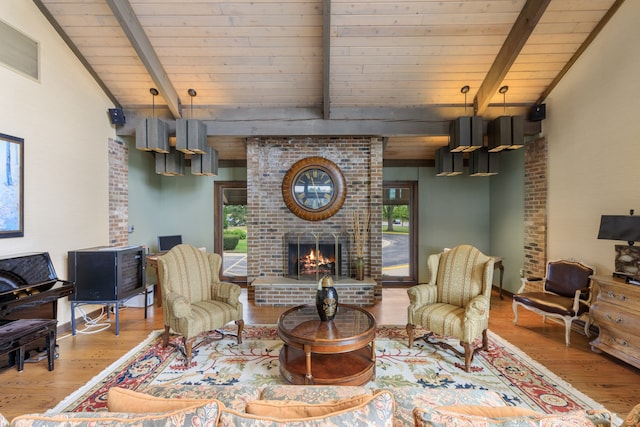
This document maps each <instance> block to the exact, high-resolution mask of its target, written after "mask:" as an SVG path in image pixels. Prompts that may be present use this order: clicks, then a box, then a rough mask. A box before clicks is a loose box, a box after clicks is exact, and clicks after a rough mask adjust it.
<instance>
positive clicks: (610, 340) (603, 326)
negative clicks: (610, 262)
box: [589, 276, 640, 368]
mask: <svg viewBox="0 0 640 427" xmlns="http://www.w3.org/2000/svg"><path fill="white" fill-rule="evenodd" d="M592 279H593V280H594V281H595V282H596V283H597V285H598V287H599V292H598V296H597V298H596V301H595V303H594V304H593V305H592V306H591V309H590V310H589V317H590V319H589V320H590V321H591V323H594V324H596V325H597V326H598V328H599V330H600V333H599V334H598V337H597V338H596V339H595V340H593V341H592V342H591V349H592V350H594V351H598V350H601V351H603V352H605V353H609V354H610V355H612V356H614V357H617V358H618V359H620V360H623V361H625V362H627V363H629V364H631V365H633V366H635V367H636V368H640V286H637V285H631V284H628V283H625V282H624V280H622V279H616V278H613V277H608V276H593V277H592Z"/></svg>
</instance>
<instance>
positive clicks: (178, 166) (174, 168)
mask: <svg viewBox="0 0 640 427" xmlns="http://www.w3.org/2000/svg"><path fill="white" fill-rule="evenodd" d="M155 155H156V173H157V174H160V175H165V176H182V175H184V155H183V154H182V153H181V152H179V151H177V150H176V149H175V148H173V147H171V149H170V151H169V152H168V153H155Z"/></svg>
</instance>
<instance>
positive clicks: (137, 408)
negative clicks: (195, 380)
mask: <svg viewBox="0 0 640 427" xmlns="http://www.w3.org/2000/svg"><path fill="white" fill-rule="evenodd" d="M211 400H214V401H215V399H188V398H184V399H183V398H181V397H180V398H171V399H166V398H164V397H156V396H151V395H149V394H146V393H139V392H137V391H133V390H128V389H126V388H121V387H111V388H110V389H109V391H108V393H107V410H108V411H109V412H130V413H133V414H145V413H148V412H168V411H175V410H176V409H185V408H190V407H192V406H198V405H203V404H205V403H207V402H208V401H211Z"/></svg>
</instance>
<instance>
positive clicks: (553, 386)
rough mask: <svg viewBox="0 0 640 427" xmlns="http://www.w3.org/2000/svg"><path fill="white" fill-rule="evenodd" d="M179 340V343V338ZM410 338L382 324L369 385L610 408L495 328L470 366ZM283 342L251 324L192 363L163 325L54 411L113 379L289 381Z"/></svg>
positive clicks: (91, 400) (134, 383)
mask: <svg viewBox="0 0 640 427" xmlns="http://www.w3.org/2000/svg"><path fill="white" fill-rule="evenodd" d="M230 331H231V330H230ZM417 332H420V331H417ZM173 341H174V342H175V343H176V344H177V343H178V341H179V338H177V337H175V338H173ZM407 343H408V339H407V334H406V331H405V328H404V327H398V326H379V327H378V331H377V336H376V357H377V360H376V378H375V380H372V381H371V382H369V383H368V384H367V385H366V386H367V387H372V388H383V387H387V388H388V387H394V386H414V387H423V388H433V389H436V388H446V389H481V390H493V391H496V392H498V393H500V394H501V395H502V397H503V398H504V399H505V400H506V401H507V402H508V403H509V404H511V405H514V406H520V407H528V408H531V409H534V410H537V411H542V412H547V413H551V412H567V411H571V410H576V409H582V408H593V409H596V408H602V405H600V404H598V403H596V402H594V401H593V400H592V399H590V398H589V397H588V396H586V395H584V394H582V393H581V392H579V391H578V390H576V389H574V388H573V387H571V385H570V384H568V383H567V382H565V381H563V380H562V379H560V378H559V377H557V376H555V375H554V374H553V373H551V372H550V371H548V370H547V369H546V368H544V366H542V365H540V364H538V363H536V362H535V361H533V360H532V359H530V358H529V357H527V356H526V354H524V353H523V352H521V351H520V350H519V349H518V348H516V347H514V346H513V345H512V344H510V343H508V342H507V341H505V340H503V339H502V338H500V337H499V336H497V335H496V334H494V333H491V332H489V349H488V351H486V352H480V353H478V354H477V355H476V357H475V358H474V360H473V363H472V369H471V372H469V373H467V372H465V371H464V370H463V369H461V366H462V365H461V363H460V362H461V360H460V359H459V358H457V357H456V356H455V355H453V353H452V352H450V351H447V350H443V349H441V348H439V347H436V346H432V345H429V344H426V343H424V341H416V343H415V344H414V346H413V348H411V349H410V348H408V347H407ZM450 343H451V344H452V345H456V344H457V341H451V342H450ZM281 347H282V341H281V340H280V339H279V338H278V335H277V329H276V327H275V326H273V325H263V326H248V327H246V328H245V331H244V335H243V343H242V344H241V345H238V344H237V343H236V341H235V339H234V338H231V337H227V338H225V339H223V340H221V341H213V340H211V341H209V342H206V343H205V344H203V345H201V346H200V347H199V348H198V349H197V351H196V352H195V356H194V358H193V363H192V366H191V367H190V368H188V369H187V368H185V365H184V359H183V356H182V354H181V353H180V352H178V351H176V350H175V349H174V348H173V347H171V346H169V347H166V348H163V347H162V340H161V338H160V331H156V332H153V333H152V334H150V336H149V337H148V338H147V339H146V340H145V341H144V342H143V343H141V344H140V345H139V346H137V347H136V348H135V349H133V350H131V351H130V352H129V353H128V354H127V355H125V356H123V357H122V358H121V359H120V360H119V361H117V362H115V363H114V364H112V365H111V366H110V367H109V368H107V369H106V370H105V371H104V372H103V373H102V374H100V375H98V376H97V377H95V378H94V379H93V380H91V381H90V382H89V383H88V384H86V385H85V386H84V387H82V388H81V389H79V390H78V391H76V392H75V393H73V394H72V395H70V396H69V397H67V398H66V399H64V400H63V401H62V402H60V404H58V405H57V406H56V407H55V408H54V409H52V410H50V411H49V412H51V413H54V412H63V411H99V410H105V408H106V393H107V390H108V389H109V388H111V387H113V386H119V387H126V388H129V389H132V390H138V391H144V389H145V387H148V386H152V385H153V386H155V385H161V384H170V385H206V384H219V385H230V384H242V385H256V386H260V385H265V384H285V383H286V382H285V381H284V380H283V379H282V378H281V377H280V374H279V369H278V353H279V351H280V348H281Z"/></svg>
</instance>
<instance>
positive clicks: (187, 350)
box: [182, 338, 195, 368]
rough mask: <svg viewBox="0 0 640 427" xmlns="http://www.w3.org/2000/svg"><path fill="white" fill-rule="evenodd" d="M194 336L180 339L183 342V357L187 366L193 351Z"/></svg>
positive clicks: (189, 363)
mask: <svg viewBox="0 0 640 427" xmlns="http://www.w3.org/2000/svg"><path fill="white" fill-rule="evenodd" d="M194 340H195V338H189V339H188V340H185V339H184V338H183V339H182V342H183V344H184V357H185V358H186V359H187V362H186V365H187V368H188V367H190V366H191V357H192V352H193V341H194Z"/></svg>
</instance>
